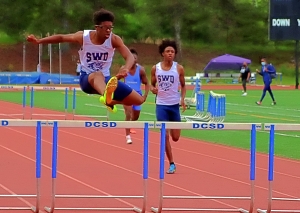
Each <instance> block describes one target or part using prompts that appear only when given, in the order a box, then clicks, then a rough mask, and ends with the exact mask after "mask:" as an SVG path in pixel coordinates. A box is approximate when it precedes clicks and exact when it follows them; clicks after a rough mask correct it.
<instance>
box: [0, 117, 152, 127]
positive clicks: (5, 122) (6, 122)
mask: <svg viewBox="0 0 300 213" xmlns="http://www.w3.org/2000/svg"><path fill="white" fill-rule="evenodd" d="M38 121H39V120H22V119H19V120H17V119H0V126H7V127H10V126H22V127H26V126H36V123H37V122H38ZM40 122H41V126H50V127H53V126H54V124H55V123H57V125H58V127H70V128H76V127H78V128H115V129H125V128H135V129H144V128H145V122H144V121H93V120H92V121H90V120H88V121H81V120H77V121H68V120H59V121H56V120H40ZM146 123H147V124H148V127H147V128H154V124H155V122H154V121H147V122H146Z"/></svg>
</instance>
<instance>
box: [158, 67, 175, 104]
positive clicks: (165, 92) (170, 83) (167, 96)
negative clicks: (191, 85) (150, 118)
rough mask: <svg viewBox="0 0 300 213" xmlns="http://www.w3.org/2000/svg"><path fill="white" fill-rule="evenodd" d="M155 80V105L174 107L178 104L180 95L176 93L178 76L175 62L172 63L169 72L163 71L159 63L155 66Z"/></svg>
mask: <svg viewBox="0 0 300 213" xmlns="http://www.w3.org/2000/svg"><path fill="white" fill-rule="evenodd" d="M155 75H156V80H157V86H158V92H157V96H156V104H158V105H175V104H179V102H180V93H179V91H178V85H179V74H178V70H177V62H173V64H172V67H171V69H170V70H169V71H166V70H163V69H162V67H161V63H158V64H156V71H155Z"/></svg>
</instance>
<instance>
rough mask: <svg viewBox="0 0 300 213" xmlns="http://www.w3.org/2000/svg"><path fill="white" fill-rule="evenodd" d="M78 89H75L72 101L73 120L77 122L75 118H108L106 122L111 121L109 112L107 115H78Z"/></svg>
mask: <svg viewBox="0 0 300 213" xmlns="http://www.w3.org/2000/svg"><path fill="white" fill-rule="evenodd" d="M76 99H77V98H76V89H75V88H74V89H73V99H72V114H73V120H75V117H90V118H106V120H107V121H108V120H109V111H108V110H106V115H76Z"/></svg>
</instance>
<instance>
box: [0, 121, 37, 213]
mask: <svg viewBox="0 0 300 213" xmlns="http://www.w3.org/2000/svg"><path fill="white" fill-rule="evenodd" d="M41 126H42V125H41V122H40V121H28V122H27V121H24V120H17V119H11V120H0V127H36V172H35V173H36V174H35V176H36V194H10V195H6V194H2V195H0V198H36V205H35V206H28V207H27V206H26V207H7V206H1V207H0V210H31V211H33V212H34V213H38V212H39V209H40V178H41V146H42V139H41V132H42V131H41Z"/></svg>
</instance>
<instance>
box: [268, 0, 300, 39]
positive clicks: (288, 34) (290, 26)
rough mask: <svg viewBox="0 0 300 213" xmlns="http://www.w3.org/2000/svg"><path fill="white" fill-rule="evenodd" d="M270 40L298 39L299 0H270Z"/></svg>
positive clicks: (299, 23) (299, 32) (299, 26)
mask: <svg viewBox="0 0 300 213" xmlns="http://www.w3.org/2000/svg"><path fill="white" fill-rule="evenodd" d="M269 39H270V40H281V41H283V40H300V0H270V10H269Z"/></svg>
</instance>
